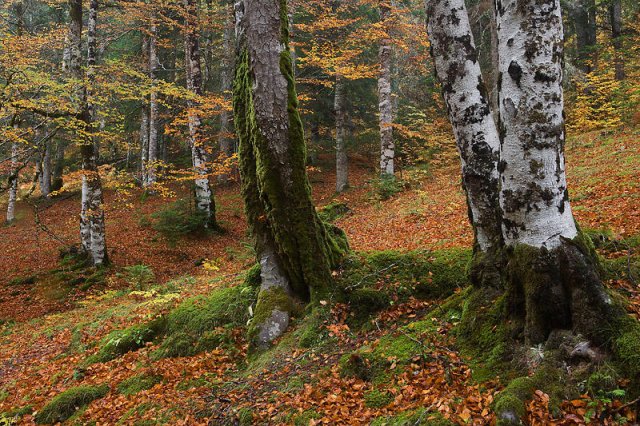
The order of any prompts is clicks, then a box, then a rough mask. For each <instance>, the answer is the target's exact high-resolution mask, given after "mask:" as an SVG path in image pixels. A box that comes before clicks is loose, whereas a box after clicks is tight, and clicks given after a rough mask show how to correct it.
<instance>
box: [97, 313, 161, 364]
mask: <svg viewBox="0 0 640 426" xmlns="http://www.w3.org/2000/svg"><path fill="white" fill-rule="evenodd" d="M165 327H166V319H165V318H164V317H159V318H156V319H154V320H152V321H149V322H146V323H143V324H138V325H134V326H132V327H129V328H126V329H124V330H115V331H112V332H111V333H109V334H108V335H107V336H106V337H105V338H104V339H102V342H101V343H100V350H99V351H98V352H97V353H96V354H95V355H92V356H90V357H89V358H87V360H86V361H85V365H90V364H95V363H98V362H107V361H111V360H112V359H116V358H118V357H120V356H122V355H124V354H126V353H127V352H131V351H135V350H138V349H140V348H141V347H143V346H144V345H145V344H146V343H147V342H151V341H152V340H154V339H155V338H156V337H158V336H159V335H161V334H162V333H163V332H164V330H165Z"/></svg>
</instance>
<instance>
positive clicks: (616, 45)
mask: <svg viewBox="0 0 640 426" xmlns="http://www.w3.org/2000/svg"><path fill="white" fill-rule="evenodd" d="M609 19H610V20H611V39H612V42H613V49H614V50H615V55H616V56H615V59H614V61H615V70H616V80H624V79H625V73H624V53H623V52H622V47H623V46H622V1H621V0H611V4H610V5H609Z"/></svg>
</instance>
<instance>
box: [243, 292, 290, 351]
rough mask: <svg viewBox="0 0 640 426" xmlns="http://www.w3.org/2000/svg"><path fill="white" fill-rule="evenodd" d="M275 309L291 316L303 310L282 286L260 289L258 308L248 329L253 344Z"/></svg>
mask: <svg viewBox="0 0 640 426" xmlns="http://www.w3.org/2000/svg"><path fill="white" fill-rule="evenodd" d="M275 310H278V311H281V312H287V313H289V315H290V316H293V315H294V314H296V313H300V312H301V307H300V306H299V305H297V304H296V303H295V302H294V301H293V299H292V298H291V296H290V295H289V294H287V292H286V291H285V290H284V289H282V288H281V287H271V288H268V289H265V290H262V291H260V293H259V294H258V301H257V302H256V309H255V312H254V315H253V318H252V319H251V324H249V329H248V331H247V335H248V336H249V340H250V342H251V343H252V344H254V343H256V342H255V341H254V340H255V338H256V337H257V336H258V333H259V332H260V329H261V327H262V326H263V325H264V323H265V322H266V321H267V320H268V319H270V318H271V315H272V314H273V311H275ZM254 349H255V347H254Z"/></svg>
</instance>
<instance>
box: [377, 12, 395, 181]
mask: <svg viewBox="0 0 640 426" xmlns="http://www.w3.org/2000/svg"><path fill="white" fill-rule="evenodd" d="M392 6H393V2H391V4H390V3H388V2H387V1H386V0H380V6H379V9H380V21H381V22H382V24H383V26H384V27H385V28H384V29H385V33H386V34H385V36H383V37H382V39H381V40H380V48H379V53H378V57H379V61H380V72H379V74H378V108H379V110H380V118H379V120H380V174H381V175H389V176H393V174H394V171H395V169H394V162H393V160H394V157H395V145H394V143H393V126H392V124H393V99H392V95H391V60H392V55H393V50H392V47H391V34H389V32H390V28H389V20H390V19H391V12H392V10H391V7H392Z"/></svg>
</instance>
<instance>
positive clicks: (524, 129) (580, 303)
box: [497, 0, 616, 345]
mask: <svg viewBox="0 0 640 426" xmlns="http://www.w3.org/2000/svg"><path fill="white" fill-rule="evenodd" d="M497 5H498V7H497V19H498V35H499V53H500V60H499V70H500V73H501V76H502V78H501V82H502V88H501V91H500V118H501V125H500V127H501V128H502V129H503V132H502V133H501V143H502V151H501V161H500V169H501V179H502V182H501V184H502V185H501V192H500V204H501V207H502V212H503V220H502V225H503V236H504V240H505V243H506V245H507V248H508V252H507V256H508V265H507V270H506V280H507V292H508V298H509V302H510V312H511V314H512V316H514V317H515V318H516V319H520V320H522V326H523V331H524V337H525V341H526V342H527V344H530V345H533V344H538V343H541V342H544V341H545V340H546V339H547V337H548V336H549V334H550V332H551V331H553V330H555V329H574V330H575V331H577V332H580V333H583V334H584V335H585V336H587V337H589V338H591V339H593V340H594V341H596V342H597V343H599V344H602V343H605V342H604V340H605V339H606V337H605V336H603V335H602V334H599V330H602V325H603V324H605V323H606V322H607V321H608V320H610V319H611V318H613V315H616V313H615V310H614V307H613V304H612V302H611V300H610V298H609V297H608V295H607V294H606V292H605V291H604V288H603V286H602V283H601V282H600V279H599V277H598V274H597V272H596V263H597V260H596V259H595V257H594V255H593V253H592V252H591V251H590V250H589V249H588V247H587V245H586V244H584V243H583V242H582V237H581V236H580V235H579V233H578V229H577V227H576V224H575V221H574V219H573V215H572V214H571V206H570V204H569V196H568V191H567V183H566V177H565V164H564V140H565V130H564V118H563V106H564V105H563V91H562V58H563V52H562V45H563V44H562V41H563V31H562V17H561V9H560V3H559V2H558V1H557V0H545V1H544V2H543V3H540V2H537V1H536V0H526V1H524V2H523V1H522V0H500V1H499V2H498V3H497Z"/></svg>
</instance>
